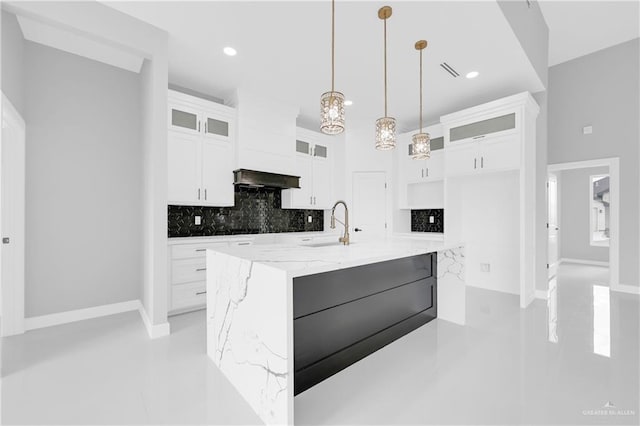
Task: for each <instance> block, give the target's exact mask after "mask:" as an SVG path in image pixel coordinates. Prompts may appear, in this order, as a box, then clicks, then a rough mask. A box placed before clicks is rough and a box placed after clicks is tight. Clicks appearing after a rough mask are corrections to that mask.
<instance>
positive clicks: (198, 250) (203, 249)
mask: <svg viewBox="0 0 640 426" xmlns="http://www.w3.org/2000/svg"><path fill="white" fill-rule="evenodd" d="M206 250H207V249H196V251H206Z"/></svg>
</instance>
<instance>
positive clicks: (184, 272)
mask: <svg viewBox="0 0 640 426" xmlns="http://www.w3.org/2000/svg"><path fill="white" fill-rule="evenodd" d="M206 277H207V276H206V259H205V257H204V256H202V257H201V258H196V259H178V260H174V261H173V262H171V284H174V285H175V284H182V283H190V282H193V281H204V280H205V279H206Z"/></svg>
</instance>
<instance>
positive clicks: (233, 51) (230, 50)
mask: <svg viewBox="0 0 640 426" xmlns="http://www.w3.org/2000/svg"><path fill="white" fill-rule="evenodd" d="M222 51H223V52H224V54H225V55H227V56H236V55H237V54H238V52H237V51H236V49H234V48H233V47H228V46H227V47H225V48H224V49H222Z"/></svg>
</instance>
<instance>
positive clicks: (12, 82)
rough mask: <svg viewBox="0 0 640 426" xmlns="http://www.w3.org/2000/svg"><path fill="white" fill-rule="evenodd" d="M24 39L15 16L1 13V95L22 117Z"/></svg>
mask: <svg viewBox="0 0 640 426" xmlns="http://www.w3.org/2000/svg"><path fill="white" fill-rule="evenodd" d="M24 43H25V42H24V38H23V37H22V30H20V25H18V20H17V19H16V16H15V15H13V14H11V13H8V12H5V11H4V10H3V11H2V93H4V94H5V96H6V97H7V98H8V99H9V101H11V103H12V104H13V106H14V107H15V108H16V109H17V110H18V112H19V113H20V114H21V115H23V116H24V89H23V88H24V82H23V58H24Z"/></svg>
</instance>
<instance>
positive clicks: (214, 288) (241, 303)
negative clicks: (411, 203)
mask: <svg viewBox="0 0 640 426" xmlns="http://www.w3.org/2000/svg"><path fill="white" fill-rule="evenodd" d="M309 244H310V245H309ZM309 244H307V245H305V244H304V243H301V242H298V243H283V244H256V245H252V246H242V247H222V248H215V249H208V250H207V354H208V356H209V357H210V358H211V359H212V360H213V362H214V363H215V364H216V366H217V367H218V368H219V369H220V370H221V371H222V373H223V374H224V375H225V376H226V377H227V378H228V380H229V381H230V382H231V383H232V384H233V385H234V387H235V388H236V389H237V390H238V392H239V393H240V395H242V397H243V398H244V399H245V400H246V401H247V402H248V404H249V405H250V406H251V407H252V408H253V409H254V410H255V412H256V413H257V414H258V416H260V418H261V419H262V420H263V421H264V422H265V423H266V424H293V422H294V414H293V409H294V394H295V393H296V389H297V392H300V391H304V389H306V388H308V387H309V386H312V385H313V383H318V382H319V381H321V380H323V379H324V377H328V375H331V374H335V372H337V371H339V370H340V369H341V368H344V366H338V367H336V366H335V365H332V366H329V367H330V368H329V369H328V373H326V372H325V373H326V374H324V375H323V376H321V377H320V378H319V379H318V378H317V377H315V378H312V380H311V384H309V386H305V387H304V388H303V389H300V386H299V383H294V379H296V380H298V379H299V377H298V376H299V369H298V370H296V365H295V363H299V362H300V360H301V359H302V357H301V356H300V355H301V353H302V352H304V353H306V354H309V353H314V352H316V350H315V349H311V350H309V348H311V346H307V347H306V348H303V349H302V351H301V350H300V348H299V347H300V345H301V342H303V341H304V340H306V342H307V343H310V344H311V345H313V344H314V342H316V343H317V342H319V341H324V340H323V339H324V337H318V335H317V333H315V332H314V331H315V330H317V331H318V332H322V333H324V334H323V336H325V337H328V338H329V340H331V339H333V340H336V338H343V337H345V338H352V337H353V336H342V337H340V336H337V335H338V334H340V333H332V332H331V330H335V331H343V330H342V329H345V328H348V327H342V326H338V328H335V327H336V325H335V324H334V325H331V324H326V323H325V321H329V322H331V321H333V322H335V321H336V319H337V318H338V317H340V318H345V320H344V321H343V322H340V324H343V325H344V326H349V327H352V326H353V324H354V322H357V321H359V323H358V324H359V325H358V326H357V327H356V328H355V329H354V332H355V333H356V334H357V333H368V334H364V336H365V337H366V336H371V337H366V339H365V340H371V341H372V343H371V344H370V345H369V346H370V348H368V349H367V350H366V351H365V352H366V353H365V354H364V355H363V356H366V354H367V353H372V351H375V350H377V349H379V348H380V347H382V346H384V344H388V343H389V342H391V341H393V340H395V339H396V338H398V337H399V336H400V335H403V334H406V333H408V332H410V331H411V330H413V329H415V328H416V327H419V326H421V325H422V324H424V323H425V321H427V322H428V321H430V320H432V319H433V318H434V317H435V316H436V314H437V318H438V320H447V321H451V322H454V323H457V324H464V322H465V309H466V302H465V301H466V295H465V266H464V245H463V244H461V243H455V242H445V241H432V240H427V239H412V238H397V237H396V238H386V239H380V240H375V241H367V242H365V241H356V242H354V243H353V244H351V245H349V246H343V245H341V244H340V245H339V244H337V242H336V243H334V242H333V241H332V239H329V240H327V239H324V238H323V239H322V240H321V241H317V240H316V239H312V240H311V241H310V242H309ZM325 244H331V245H325ZM436 259H437V262H436ZM387 268H388V269H387ZM374 282H377V284H375V283H374ZM369 283H372V285H378V286H380V285H382V286H384V289H383V290H382V291H378V290H377V289H374V288H368V286H369ZM318 286H322V287H321V289H320V290H318V288H319V287H318ZM356 287H357V288H356ZM303 288H306V290H307V293H308V294H307V296H305V297H306V301H307V302H309V301H310V302H311V304H317V303H316V302H318V299H324V298H329V299H332V300H333V302H331V303H330V304H328V305H327V307H328V308H327V310H324V309H320V310H318V309H317V307H316V308H314V310H313V312H312V310H309V313H308V314H307V313H305V314H301V304H300V303H304V301H301V293H302V292H303ZM322 288H327V291H323V290H322ZM294 289H295V291H294ZM354 289H355V290H357V291H365V292H366V294H365V295H364V296H363V297H358V298H354V297H353V295H351V296H345V295H344V294H342V293H344V292H346V293H353V291H354ZM363 289H364V290H363ZM294 293H295V296H294ZM314 293H315V295H314ZM429 294H430V296H429ZM421 295H424V296H421ZM325 296H326V297H325ZM416 296H417V299H420V300H417V299H416ZM341 297H342V298H345V297H348V299H344V300H345V303H341V302H340V300H339V299H340V298H341ZM423 298H426V299H423ZM427 299H428V300H427ZM294 301H295V304H294ZM360 301H364V302H362V303H361V302H360ZM367 301H371V302H370V303H371V304H370V305H367V304H366V303H369V302H367ZM387 302H388V303H387ZM425 303H426V305H425ZM436 303H437V304H436ZM429 304H430V305H429ZM307 305H308V304H307ZM418 305H419V306H418ZM351 306H353V309H352V308H351ZM351 309H352V310H351ZM325 311H326V312H325ZM427 311H428V312H432V314H431V315H432V316H431V317H429V318H426V319H423V321H422V322H416V321H414V320H415V318H414V314H413V313H412V312H416V314H415V315H420V314H421V312H422V313H423V314H424V313H425V312H427ZM323 312H325V313H326V315H323V314H322V313H323ZM333 312H336V315H338V316H334V314H333ZM407 312H408V313H407ZM317 313H321V315H318V316H316V315H317ZM396 313H398V315H402V316H401V317H400V323H411V322H412V321H413V324H408V325H407V327H405V329H404V330H400V331H398V332H397V333H396V334H395V335H394V336H391V337H390V338H388V339H387V340H385V341H382V342H381V341H380V339H378V336H381V335H384V334H385V333H387V329H390V328H393V327H396V325H397V324H396V323H397V321H396V320H394V319H393V318H391V317H393V315H395V314H396ZM379 314H380V315H379ZM340 315H343V316H340ZM344 315H346V316H344ZM353 315H356V316H357V318H356V317H354V316H353ZM363 315H364V317H363ZM385 316H388V317H389V321H390V322H388V324H390V325H391V326H387V325H384V324H382V325H380V326H379V327H378V328H376V329H371V327H374V326H375V325H374V324H373V323H374V322H376V321H380V319H381V318H382V317H385ZM312 317H313V318H312ZM315 318H317V319H315ZM301 319H302V322H301ZM356 320H357V321H356ZM294 321H295V325H294ZM400 323H398V324H400ZM325 324H326V325H325ZM363 328H367V329H371V330H369V331H366V330H365V331H363V330H362V329H363ZM301 330H307V331H305V332H304V333H303V334H299V333H300V331H301ZM309 330H311V331H309ZM371 333H374V334H371ZM334 334H336V336H337V337H334V336H333V335H334ZM343 334H344V333H343ZM387 334H388V333H387ZM294 335H296V336H298V337H297V338H296V339H295V341H294ZM383 337H384V336H383ZM387 337H388V336H387ZM361 340H362V339H361ZM343 343H344V342H343ZM327 344H329V345H337V344H341V343H340V342H336V341H333V342H329V343H327ZM391 344H393V343H391ZM351 346H354V345H349V344H348V342H347V345H346V346H344V345H342V346H339V347H338V349H337V350H338V352H335V351H334V352H333V353H341V352H342V351H347V349H349V348H350V347H351ZM343 347H344V349H339V348H343ZM320 348H322V345H321V346H320ZM371 348H372V349H371ZM323 349H327V348H323ZM351 355H353V354H351ZM331 356H333V355H331ZM337 358H340V357H337ZM352 358H353V356H352ZM360 358H362V356H360V357H359V358H358V357H357V356H356V357H355V360H352V361H350V362H356V361H357V360H358V359H360ZM294 360H297V361H295V362H294ZM320 361H322V360H320ZM312 363H313V364H314V365H313V366H311V367H309V368H313V367H315V364H317V363H316V362H315V361H312ZM298 367H300V365H298ZM304 368H307V367H304ZM314 374H315V373H314ZM338 374H339V373H338ZM296 385H298V386H296Z"/></svg>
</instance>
